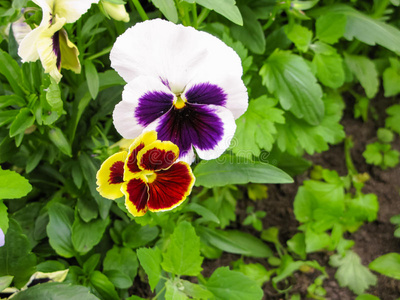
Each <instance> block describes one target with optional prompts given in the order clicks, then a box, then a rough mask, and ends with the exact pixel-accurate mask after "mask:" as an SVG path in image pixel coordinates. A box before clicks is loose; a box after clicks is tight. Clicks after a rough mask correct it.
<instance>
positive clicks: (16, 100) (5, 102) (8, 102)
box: [0, 94, 25, 108]
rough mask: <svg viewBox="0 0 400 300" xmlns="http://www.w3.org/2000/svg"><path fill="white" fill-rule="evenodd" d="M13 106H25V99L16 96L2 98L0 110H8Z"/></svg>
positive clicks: (0, 98) (0, 97) (0, 99)
mask: <svg viewBox="0 0 400 300" xmlns="http://www.w3.org/2000/svg"><path fill="white" fill-rule="evenodd" d="M12 105H17V106H24V105H25V99H24V98H22V97H21V96H18V95H15V94H13V95H4V96H0V108H6V107H8V106H12Z"/></svg>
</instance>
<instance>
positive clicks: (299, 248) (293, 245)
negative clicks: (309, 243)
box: [286, 232, 306, 259]
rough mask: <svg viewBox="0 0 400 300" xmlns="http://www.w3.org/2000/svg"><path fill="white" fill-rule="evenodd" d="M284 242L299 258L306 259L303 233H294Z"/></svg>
mask: <svg viewBox="0 0 400 300" xmlns="http://www.w3.org/2000/svg"><path fill="white" fill-rule="evenodd" d="M286 243H287V245H288V249H289V250H290V251H292V252H293V253H296V254H297V255H298V256H300V258H301V259H306V243H305V236H304V233H302V232H299V233H296V234H295V235H294V236H293V237H292V238H291V239H290V240H288V241H287V242H286Z"/></svg>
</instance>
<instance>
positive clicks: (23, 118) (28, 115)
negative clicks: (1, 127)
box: [10, 107, 35, 137]
mask: <svg viewBox="0 0 400 300" xmlns="http://www.w3.org/2000/svg"><path fill="white" fill-rule="evenodd" d="M34 122H35V117H34V116H33V115H32V112H31V110H30V109H29V108H27V107H24V108H21V109H20V110H19V112H18V115H17V116H16V117H15V119H14V121H13V122H12V123H11V126H10V137H14V136H16V135H18V134H20V133H23V132H24V131H25V130H26V129H27V128H28V127H30V126H32V125H33V123H34Z"/></svg>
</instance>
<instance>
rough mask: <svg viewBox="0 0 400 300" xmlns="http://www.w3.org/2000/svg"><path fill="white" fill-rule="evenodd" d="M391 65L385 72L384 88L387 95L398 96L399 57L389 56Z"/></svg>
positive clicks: (399, 79)
mask: <svg viewBox="0 0 400 300" xmlns="http://www.w3.org/2000/svg"><path fill="white" fill-rule="evenodd" d="M389 60H390V67H388V68H386V70H385V71H384V72H383V75H382V79H383V88H384V90H385V97H391V96H396V95H397V94H399V93H400V85H399V82H400V62H399V61H398V60H397V59H394V58H389Z"/></svg>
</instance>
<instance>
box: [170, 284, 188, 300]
mask: <svg viewBox="0 0 400 300" xmlns="http://www.w3.org/2000/svg"><path fill="white" fill-rule="evenodd" d="M176 282H179V280H175V281H171V280H167V282H166V283H165V287H166V292H165V299H168V300H186V299H189V298H188V297H187V296H186V294H185V293H183V292H182V289H181V288H179V287H178V286H177V283H176Z"/></svg>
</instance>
